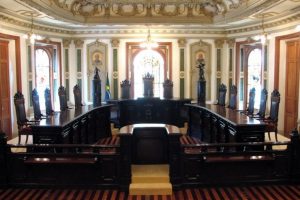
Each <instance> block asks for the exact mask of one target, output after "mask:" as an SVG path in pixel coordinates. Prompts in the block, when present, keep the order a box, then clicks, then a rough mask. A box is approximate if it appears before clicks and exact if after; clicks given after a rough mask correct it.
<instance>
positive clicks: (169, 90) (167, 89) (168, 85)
mask: <svg viewBox="0 0 300 200" xmlns="http://www.w3.org/2000/svg"><path fill="white" fill-rule="evenodd" d="M163 88H164V98H165V99H172V98H173V81H171V80H170V79H166V80H165V81H164V83H163Z"/></svg>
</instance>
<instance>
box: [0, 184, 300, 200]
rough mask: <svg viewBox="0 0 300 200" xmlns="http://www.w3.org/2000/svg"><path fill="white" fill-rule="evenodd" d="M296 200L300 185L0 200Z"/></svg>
mask: <svg viewBox="0 0 300 200" xmlns="http://www.w3.org/2000/svg"><path fill="white" fill-rule="evenodd" d="M96 199H103V200H104V199H105V200H115V199H116V200H118V199H121V200H123V199H128V200H131V199H132V200H193V199H198V200H200V199H201V200H271V199H273V200H297V199H300V185H259V186H258V185H256V186H237V187H203V188H196V189H195V188H194V189H185V190H180V191H174V192H173V195H172V196H127V195H126V194H125V193H124V192H119V191H117V190H96V189H54V190H53V189H26V188H25V189H24V188H23V189H20V188H14V189H13V188H8V189H0V200H96Z"/></svg>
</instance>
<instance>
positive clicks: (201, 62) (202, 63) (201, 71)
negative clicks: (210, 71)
mask: <svg viewBox="0 0 300 200" xmlns="http://www.w3.org/2000/svg"><path fill="white" fill-rule="evenodd" d="M204 67H205V60H204V58H203V54H199V55H198V58H197V61H196V68H199V80H200V81H205V77H204Z"/></svg>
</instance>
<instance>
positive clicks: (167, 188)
mask: <svg viewBox="0 0 300 200" xmlns="http://www.w3.org/2000/svg"><path fill="white" fill-rule="evenodd" d="M129 195H172V185H171V183H131V184H130V186H129Z"/></svg>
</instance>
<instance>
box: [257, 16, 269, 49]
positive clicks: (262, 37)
mask: <svg viewBox="0 0 300 200" xmlns="http://www.w3.org/2000/svg"><path fill="white" fill-rule="evenodd" d="M261 27H262V34H261V35H260V36H259V39H260V42H261V44H262V45H266V43H267V39H268V33H267V32H265V27H264V14H262V20H261Z"/></svg>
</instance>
